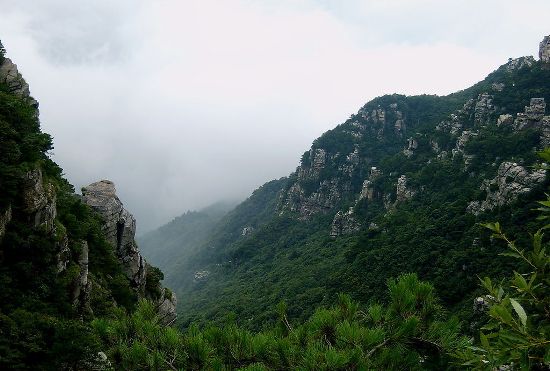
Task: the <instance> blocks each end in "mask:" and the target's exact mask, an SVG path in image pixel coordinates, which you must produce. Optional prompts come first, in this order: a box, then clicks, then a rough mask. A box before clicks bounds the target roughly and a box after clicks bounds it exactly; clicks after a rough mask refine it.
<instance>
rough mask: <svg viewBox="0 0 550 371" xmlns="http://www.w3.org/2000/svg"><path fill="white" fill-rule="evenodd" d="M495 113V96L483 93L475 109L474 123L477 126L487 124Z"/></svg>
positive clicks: (478, 98)
mask: <svg viewBox="0 0 550 371" xmlns="http://www.w3.org/2000/svg"><path fill="white" fill-rule="evenodd" d="M494 111H495V106H494V105H493V96H492V95H490V94H489V93H482V94H480V95H479V96H478V97H477V101H476V104H475V107H474V121H475V123H476V124H485V123H487V121H488V120H489V118H490V116H491V114H492V113H493V112H494Z"/></svg>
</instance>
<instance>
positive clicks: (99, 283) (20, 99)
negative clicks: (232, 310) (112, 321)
mask: <svg viewBox="0 0 550 371" xmlns="http://www.w3.org/2000/svg"><path fill="white" fill-rule="evenodd" d="M52 148H53V147H52V139H51V137H50V136H49V135H48V134H45V133H43V132H42V131H41V130H40V122H39V111H38V103H37V102H36V100H34V99H33V98H32V97H31V96H30V91H29V86H28V85H27V83H26V82H25V80H24V79H23V77H22V76H21V74H20V73H19V71H18V70H17V66H16V65H15V64H14V63H13V62H12V61H11V60H10V59H8V58H6V57H5V50H4V49H3V47H2V44H1V43H0V287H1V289H0V368H1V369H10V370H11V369H17V370H27V369H28V370H84V369H108V368H107V364H108V361H106V356H105V354H104V353H103V352H101V351H102V348H101V346H100V343H99V339H98V337H97V336H96V334H95V332H94V330H93V329H92V325H91V323H92V322H93V321H94V320H96V319H99V318H112V317H114V316H116V315H120V314H121V313H125V312H126V311H128V312H132V311H133V310H134V309H135V307H136V305H137V303H138V301H139V300H143V299H147V300H149V301H150V302H151V303H152V304H153V308H154V312H155V313H157V314H158V316H159V318H160V319H159V321H160V323H164V324H168V323H171V322H173V321H174V320H175V304H176V297H175V295H173V294H171V292H170V291H169V290H166V289H165V288H164V287H163V286H162V285H161V283H160V280H161V279H162V273H161V272H160V270H159V269H158V268H155V267H153V266H150V265H149V264H147V262H146V261H145V260H144V259H143V257H142V256H141V254H140V252H139V249H138V248H137V245H136V243H135V241H134V234H135V226H136V221H135V219H134V217H133V216H132V215H131V214H130V213H129V212H128V211H127V210H126V209H124V207H123V204H122V202H121V201H120V200H119V199H118V197H117V196H116V193H115V187H114V184H113V183H112V182H109V181H105V180H104V181H100V182H97V183H94V184H91V185H90V186H88V187H86V188H85V189H83V195H82V196H80V195H77V194H75V192H74V188H73V186H72V185H70V184H69V183H68V182H67V180H66V179H65V178H64V177H63V175H62V169H61V168H60V167H59V166H57V164H55V163H54V162H53V161H52V160H51V159H50V157H49V154H48V151H50V150H51V149H52Z"/></svg>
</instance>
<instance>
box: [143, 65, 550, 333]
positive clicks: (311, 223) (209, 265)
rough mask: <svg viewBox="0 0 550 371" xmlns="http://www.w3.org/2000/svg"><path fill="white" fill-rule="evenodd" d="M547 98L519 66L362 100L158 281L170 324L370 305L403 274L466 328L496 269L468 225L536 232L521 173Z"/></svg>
mask: <svg viewBox="0 0 550 371" xmlns="http://www.w3.org/2000/svg"><path fill="white" fill-rule="evenodd" d="M549 99H550V69H549V68H548V65H547V64H546V63H544V62H542V61H536V60H535V59H534V58H532V57H522V58H518V59H514V60H510V61H509V62H508V63H506V64H505V65H503V66H501V67H500V68H499V69H497V70H496V71H494V72H493V73H491V74H490V75H489V76H487V78H486V79H484V80H483V81H481V82H479V83H477V84H475V85H474V86H472V87H470V88H468V89H466V90H463V91H460V92H457V93H454V94H451V95H448V96H442V97H440V96H429V95H421V96H403V95H387V96H382V97H379V98H376V99H374V100H372V101H370V102H368V103H367V104H365V105H364V106H363V107H362V108H361V109H360V110H359V111H358V113H356V114H353V115H351V116H350V118H349V119H348V120H347V121H346V122H344V123H343V124H341V125H339V126H338V127H336V128H335V129H333V130H330V131H328V132H326V133H325V134H323V135H322V136H321V137H320V138H318V139H316V140H315V141H314V142H313V144H312V147H311V149H310V150H309V151H307V152H305V153H304V154H303V156H302V159H301V165H300V166H299V167H298V168H297V170H296V171H295V172H294V173H292V174H291V175H290V176H289V177H288V178H284V179H281V180H277V181H273V182H270V183H267V184H266V185H264V186H263V187H261V188H259V189H258V190H257V191H255V192H254V194H253V195H252V196H251V197H250V198H249V199H247V200H246V201H244V202H243V203H242V204H240V205H239V206H237V207H236V208H235V209H234V210H233V211H232V212H230V213H229V214H227V215H226V216H225V217H224V218H222V220H221V221H220V222H218V223H217V225H216V226H214V227H211V228H210V230H211V231H210V233H209V234H208V235H207V236H202V235H201V236H200V237H201V241H198V242H197V240H194V242H193V244H194V246H195V248H194V251H193V253H187V252H183V253H182V255H181V256H180V258H179V259H177V260H178V263H177V267H178V272H177V274H176V275H174V274H172V276H171V278H170V284H171V287H172V288H173V289H174V290H175V292H176V293H177V294H178V297H179V298H180V301H179V304H178V311H179V313H180V317H179V318H180V322H179V323H180V325H181V326H184V327H186V326H188V325H189V324H190V323H192V322H198V323H205V322H209V321H214V322H215V323H222V322H223V321H224V320H225V319H226V318H227V316H228V314H230V313H233V314H234V315H235V316H236V318H237V322H238V323H239V324H241V325H243V326H245V327H248V328H251V329H259V328H262V327H264V326H266V325H268V324H270V323H274V322H276V321H277V318H278V315H277V312H276V305H277V303H278V302H280V301H281V300H284V301H286V303H287V305H288V315H289V318H290V319H292V320H299V321H304V320H306V319H307V318H308V317H309V316H310V315H311V314H312V313H313V311H314V310H315V308H316V307H318V306H330V305H332V304H334V301H335V298H336V296H337V294H338V293H339V292H345V293H349V294H350V295H351V297H352V298H353V299H354V300H357V301H358V302H360V303H369V302H372V301H375V300H379V299H381V298H382V297H383V296H384V294H385V283H386V281H387V280H388V279H389V278H391V277H397V276H398V275H400V274H403V273H408V272H416V273H417V274H418V275H419V277H420V278H421V279H423V280H428V281H430V282H432V283H433V284H434V285H435V288H436V290H437V292H438V293H439V296H440V297H441V299H442V301H443V303H444V305H445V306H446V307H447V308H449V309H451V310H452V311H454V312H455V313H459V314H460V315H461V317H462V318H463V319H467V318H468V317H469V316H470V315H471V314H470V313H471V303H472V300H473V299H474V297H475V296H476V294H477V292H478V291H479V289H478V279H477V276H484V275H490V276H493V277H503V275H505V274H508V272H509V270H510V265H509V262H507V260H506V259H504V258H502V259H501V258H495V256H496V255H497V251H498V250H499V249H500V247H498V246H497V245H495V244H494V243H493V242H492V240H490V239H489V237H488V236H486V235H484V234H482V233H481V229H482V228H481V227H480V226H479V224H478V223H480V222H485V221H492V220H499V221H501V222H502V224H503V225H505V226H506V227H507V229H508V230H509V231H511V232H512V233H516V232H525V231H526V230H533V228H532V227H533V226H534V224H536V221H535V216H536V215H535V213H534V212H533V211H532V209H533V208H534V207H535V203H534V200H539V199H542V198H544V197H543V196H544V191H545V190H546V189H547V186H548V179H547V176H546V172H545V171H544V170H537V169H535V168H533V165H534V164H535V163H536V161H537V156H536V151H537V150H541V149H543V148H544V147H545V146H548V145H549V144H550V136H549V135H550V117H549V116H545V103H544V102H548V101H549ZM156 243H157V245H158V246H157V247H158V248H159V249H163V248H164V246H165V245H164V244H163V243H162V242H161V241H158V240H157V241H156ZM153 248H154V247H150V248H149V249H150V250H151V251H152V249H153ZM159 264H160V261H159ZM160 266H161V267H163V268H164V266H163V265H162V264H160ZM172 266H174V265H172Z"/></svg>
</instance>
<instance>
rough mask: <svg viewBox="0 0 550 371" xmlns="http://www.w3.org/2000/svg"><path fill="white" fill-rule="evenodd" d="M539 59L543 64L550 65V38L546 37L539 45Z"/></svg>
mask: <svg viewBox="0 0 550 371" xmlns="http://www.w3.org/2000/svg"><path fill="white" fill-rule="evenodd" d="M539 58H540V61H541V62H543V63H550V36H544V39H542V41H541V42H540V44H539Z"/></svg>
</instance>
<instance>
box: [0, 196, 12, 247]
mask: <svg viewBox="0 0 550 371" xmlns="http://www.w3.org/2000/svg"><path fill="white" fill-rule="evenodd" d="M11 218H12V212H11V205H10V206H8V208H7V209H6V210H4V211H2V212H0V241H2V237H4V234H5V233H6V226H7V225H8V223H9V222H11Z"/></svg>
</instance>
